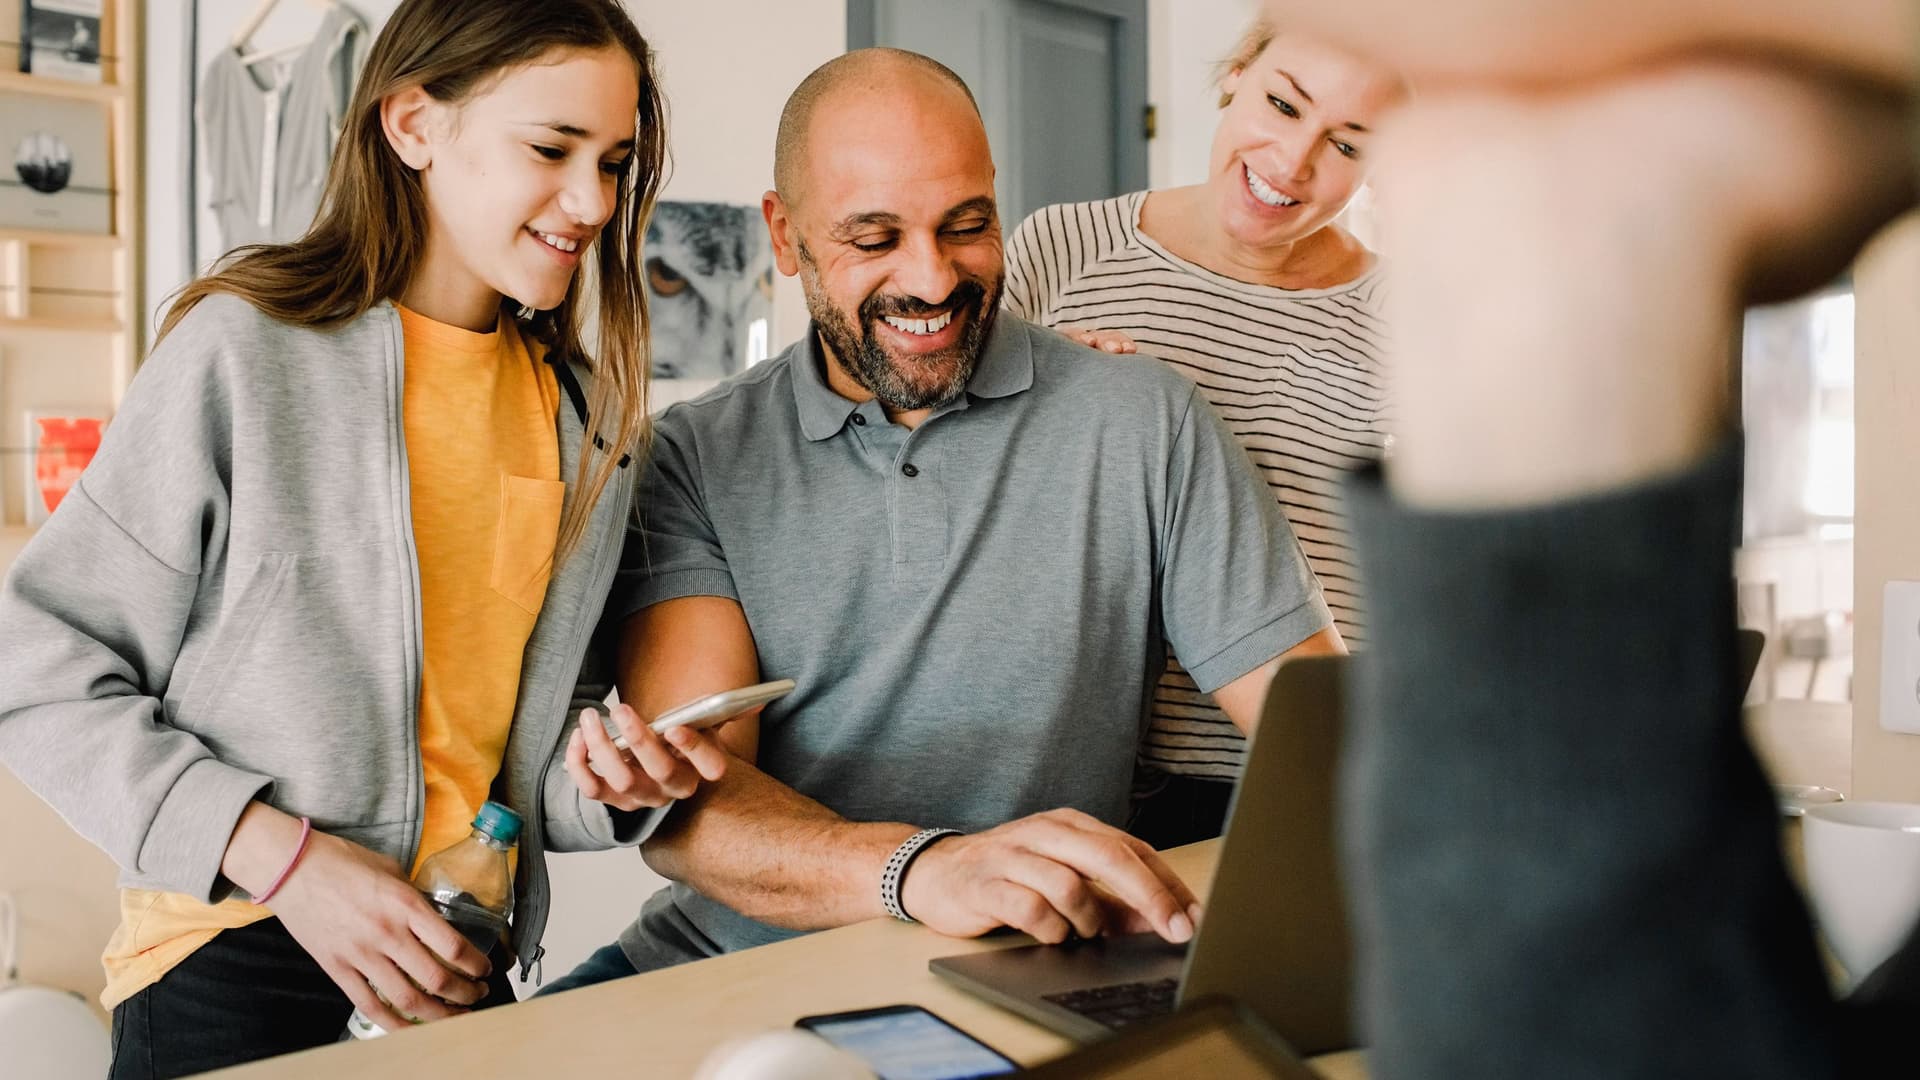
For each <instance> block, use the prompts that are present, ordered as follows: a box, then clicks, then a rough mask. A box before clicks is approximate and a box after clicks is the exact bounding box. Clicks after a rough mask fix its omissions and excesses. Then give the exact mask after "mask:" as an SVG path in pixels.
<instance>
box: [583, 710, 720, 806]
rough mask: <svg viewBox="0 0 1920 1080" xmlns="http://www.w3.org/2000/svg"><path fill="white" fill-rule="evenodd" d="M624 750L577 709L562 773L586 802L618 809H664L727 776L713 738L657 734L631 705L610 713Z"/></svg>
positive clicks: (683, 731) (686, 732)
mask: <svg viewBox="0 0 1920 1080" xmlns="http://www.w3.org/2000/svg"><path fill="white" fill-rule="evenodd" d="M610 715H611V717H612V719H613V722H614V724H615V726H617V727H618V728H619V729H620V733H621V734H622V735H623V736H625V738H626V741H627V746H628V747H630V749H627V750H621V749H620V748H619V747H617V746H615V745H614V743H613V739H612V737H611V736H609V735H608V734H607V729H606V727H605V726H604V725H603V724H602V723H601V721H600V717H599V715H598V714H597V713H595V712H594V711H593V710H592V709H583V710H581V713H580V723H579V724H578V725H576V726H575V728H574V732H573V734H572V736H570V737H569V738H568V740H567V774H568V775H569V776H572V777H573V782H574V783H575V784H577V785H579V787H580V791H581V792H582V793H583V794H584V795H586V797H587V798H589V799H593V800H595V801H597V802H603V803H606V804H607V805H608V806H611V807H614V808H615V809H619V810H646V809H651V808H653V807H659V806H665V805H667V804H668V803H670V802H673V801H675V800H676V799H684V798H687V797H688V796H690V795H692V794H693V793H694V790H695V789H696V788H698V787H699V786H700V781H702V780H705V781H707V782H708V783H712V782H714V781H716V780H718V779H720V778H721V777H722V776H725V775H726V772H727V752H726V750H725V749H723V748H722V747H721V745H720V744H719V743H718V742H717V741H715V740H714V738H713V736H712V735H710V734H708V733H707V732H703V731H695V730H693V729H692V728H687V727H679V728H674V729H672V730H671V731H668V732H667V733H666V734H665V735H662V734H660V733H658V732H656V731H654V730H653V728H651V727H649V726H647V724H646V723H645V722H643V721H642V720H641V719H640V714H639V713H636V712H634V711H633V709H632V707H631V706H628V705H625V704H620V705H615V706H613V708H612V709H611V710H610Z"/></svg>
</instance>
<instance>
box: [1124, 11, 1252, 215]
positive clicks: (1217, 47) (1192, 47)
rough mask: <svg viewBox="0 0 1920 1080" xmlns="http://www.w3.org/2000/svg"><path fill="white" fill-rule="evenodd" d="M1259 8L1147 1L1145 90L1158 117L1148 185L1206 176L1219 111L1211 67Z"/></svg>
mask: <svg viewBox="0 0 1920 1080" xmlns="http://www.w3.org/2000/svg"><path fill="white" fill-rule="evenodd" d="M1258 8H1259V5H1258V4H1257V3H1255V0H1149V3H1148V6H1147V22H1148V42H1147V66H1148V69H1149V72H1150V74H1149V76H1148V82H1149V87H1148V92H1149V93H1150V94H1151V95H1152V99H1153V102H1154V104H1155V105H1156V106H1157V107H1158V114H1159V118H1160V136H1159V138H1156V139H1155V140H1154V141H1153V142H1152V143H1151V144H1150V145H1149V148H1148V155H1149V160H1148V175H1149V176H1150V177H1151V182H1152V186H1153V187H1156V188H1166V187H1179V186H1182V185H1185V184H1197V183H1200V182H1201V181H1203V180H1205V179H1206V178H1207V157H1208V154H1209V152H1210V151H1211V150H1212V147H1213V128H1214V121H1215V120H1216V119H1217V118H1218V114H1219V108H1218V106H1217V104H1216V102H1217V101H1218V99H1219V90H1218V88H1217V87H1216V86H1215V85H1214V81H1213V68H1214V65H1215V64H1218V63H1219V62H1220V61H1221V60H1222V59H1224V58H1225V57H1226V56H1227V54H1229V53H1231V52H1232V51H1233V46H1234V43H1235V42H1236V41H1238V40H1239V39H1240V34H1241V32H1242V31H1244V30H1245V29H1246V28H1247V24H1248V23H1249V22H1250V21H1252V19H1253V16H1254V13H1255V12H1256V11H1257V10H1258Z"/></svg>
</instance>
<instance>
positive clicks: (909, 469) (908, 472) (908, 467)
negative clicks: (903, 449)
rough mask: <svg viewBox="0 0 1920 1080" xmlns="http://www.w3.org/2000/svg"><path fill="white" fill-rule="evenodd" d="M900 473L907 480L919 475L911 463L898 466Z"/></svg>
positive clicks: (918, 471)
mask: <svg viewBox="0 0 1920 1080" xmlns="http://www.w3.org/2000/svg"><path fill="white" fill-rule="evenodd" d="M900 472H901V474H902V475H904V476H906V477H909V478H912V477H915V476H919V475H920V470H919V469H917V468H914V465H913V462H911V461H909V462H907V463H906V464H905V465H902V466H900Z"/></svg>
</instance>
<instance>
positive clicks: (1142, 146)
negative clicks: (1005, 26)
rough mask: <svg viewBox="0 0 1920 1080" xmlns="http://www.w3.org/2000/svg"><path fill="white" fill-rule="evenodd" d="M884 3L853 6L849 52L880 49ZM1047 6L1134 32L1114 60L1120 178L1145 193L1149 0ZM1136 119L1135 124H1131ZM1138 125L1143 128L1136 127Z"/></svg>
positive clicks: (1056, 1)
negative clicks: (1113, 22)
mask: <svg viewBox="0 0 1920 1080" xmlns="http://www.w3.org/2000/svg"><path fill="white" fill-rule="evenodd" d="M878 2H879V0H847V49H848V51H852V50H854V49H865V48H868V47H871V46H873V45H876V44H878V43H879V42H878V40H877V39H878V36H879V17H878V16H877V15H876V14H875V5H876V4H877V3H878ZM1040 2H1042V3H1047V4H1053V5H1055V6H1058V7H1067V8H1079V9H1080V10H1082V11H1087V12H1092V13H1093V14H1096V15H1106V16H1110V17H1112V18H1113V19H1115V20H1117V21H1118V22H1119V23H1120V24H1121V25H1122V26H1126V27H1129V28H1131V31H1130V32H1126V33H1122V34H1121V35H1120V41H1119V43H1118V48H1117V49H1116V50H1115V54H1114V72H1115V77H1116V81H1117V82H1118V83H1119V84H1120V85H1119V100H1118V101H1117V102H1115V105H1116V107H1117V108H1118V109H1119V116H1120V124H1121V128H1120V131H1119V132H1117V133H1116V134H1118V135H1120V136H1121V138H1119V139H1116V140H1115V147H1116V149H1115V151H1114V156H1115V158H1116V160H1115V161H1114V174H1115V176H1116V177H1117V179H1118V180H1119V183H1120V191H1119V192H1116V194H1124V193H1126V192H1129V191H1145V190H1146V188H1147V180H1148V175H1149V174H1148V160H1149V153H1148V148H1147V139H1146V138H1145V128H1146V122H1147V104H1148V101H1147V80H1148V78H1149V76H1150V73H1149V71H1148V70H1147V33H1148V25H1149V20H1148V17H1147V0H1040ZM1129 118H1131V120H1129ZM1134 125H1138V126H1134Z"/></svg>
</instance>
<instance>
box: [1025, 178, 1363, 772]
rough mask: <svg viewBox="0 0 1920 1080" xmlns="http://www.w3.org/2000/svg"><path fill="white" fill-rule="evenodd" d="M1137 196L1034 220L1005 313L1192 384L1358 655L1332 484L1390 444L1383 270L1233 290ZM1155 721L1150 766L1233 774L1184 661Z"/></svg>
mask: <svg viewBox="0 0 1920 1080" xmlns="http://www.w3.org/2000/svg"><path fill="white" fill-rule="evenodd" d="M1146 194H1147V193H1146V192H1134V193H1133V194H1131V195H1122V196H1120V197H1119V198H1115V199H1107V200H1104V201H1100V202H1090V203H1071V204H1061V205H1056V206H1049V207H1046V208H1044V209H1042V210H1039V211H1037V212H1036V213H1034V215H1033V216H1032V217H1029V218H1028V219H1027V220H1026V221H1025V222H1023V223H1022V224H1021V225H1020V227H1019V228H1018V229H1016V230H1014V232H1013V234H1012V236H1011V237H1009V238H1008V241H1007V278H1006V299H1005V303H1006V306H1007V308H1008V309H1009V310H1011V311H1013V312H1014V313H1015V314H1017V315H1019V316H1021V317H1023V318H1025V319H1028V320H1030V321H1032V322H1037V323H1040V324H1041V325H1043V326H1051V327H1072V328H1075V329H1087V330H1119V331H1123V332H1125V333H1126V334H1128V335H1129V336H1131V337H1132V338H1133V339H1134V341H1135V342H1137V343H1138V345H1139V349H1140V352H1142V353H1143V354H1146V355H1149V356H1155V357H1159V358H1160V359H1162V360H1165V361H1166V362H1168V363H1170V364H1172V365H1173V366H1174V367H1175V368H1176V369H1178V370H1179V371H1181V372H1183V373H1184V374H1186V375H1187V376H1188V377H1189V378H1191V379H1192V380H1193V381H1194V382H1195V383H1196V384H1197V385H1198V386H1199V388H1200V391H1201V393H1202V394H1203V395H1204V396H1205V397H1206V398H1207V400H1208V401H1210V402H1211V403H1212V404H1213V407H1214V409H1215V410H1217V411H1218V412H1219V413H1220V415H1221V417H1222V418H1223V419H1224V420H1225V421H1226V423H1227V426H1228V427H1229V428H1231V429H1232V430H1233V432H1234V434H1235V435H1237V436H1238V437H1239V438H1240V440H1241V442H1242V443H1243V444H1244V445H1245V446H1246V448H1247V452H1248V454H1249V455H1250V456H1251V457H1252V458H1253V462H1254V464H1255V465H1257V466H1258V467H1259V468H1260V471H1261V472H1262V473H1263V474H1264V475H1265V477H1266V480H1267V483H1268V484H1269V485H1270V486H1271V487H1272V489H1273V494H1274V497H1275V498H1276V499H1278V500H1279V501H1280V505H1281V507H1282V509H1283V510H1284V511H1285V513H1286V516H1287V520H1288V521H1289V522H1290V523H1291V524H1292V525H1293V531H1294V535H1295V536H1297V537H1298V538H1299V541H1300V547H1301V549H1302V550H1303V551H1304V553H1305V554H1306V557H1307V562H1308V565H1309V566H1311V567H1312V568H1313V571H1314V573H1315V574H1316V575H1318V576H1319V578H1320V584H1321V587H1322V589H1323V590H1324V591H1325V594H1326V599H1327V603H1328V605H1329V606H1330V607H1331V608H1332V609H1333V617H1334V621H1335V624H1336V625H1337V626H1338V627H1339V629H1340V633H1341V636H1343V637H1344V638H1345V639H1346V641H1347V644H1348V645H1349V646H1352V647H1356V648H1357V647H1360V646H1362V645H1364V643H1365V641H1366V621H1365V617H1364V614H1363V612H1362V607H1361V594H1360V583H1359V580H1358V574H1357V572H1356V567H1355V560H1354V555H1353V548H1352V545H1351V544H1350V542H1349V539H1348V532H1347V521H1346V515H1345V514H1344V513H1343V512H1342V510H1341V507H1340V501H1339V491H1338V485H1339V482H1340V478H1341V476H1342V475H1343V474H1345V473H1346V472H1347V471H1349V470H1351V469H1353V468H1354V467H1356V466H1358V465H1360V464H1363V463H1365V462H1367V461H1370V460H1374V459H1377V458H1378V457H1379V456H1380V454H1381V452H1382V449H1383V447H1384V445H1385V441H1386V429H1385V419H1386V418H1385V404H1386V403H1385V395H1386V391H1385V383H1386V380H1385V377H1384V374H1383V372H1382V370H1381V364H1380V357H1381V355H1382V353H1383V351H1384V346H1385V334H1386V329H1385V326H1384V323H1383V321H1382V319H1381V316H1380V302H1381V300H1382V293H1383V285H1382V280H1381V273H1380V270H1379V269H1378V267H1377V266H1376V267H1375V268H1373V269H1370V270H1368V271H1367V272H1366V273H1364V274H1362V275H1361V276H1360V277H1358V278H1356V279H1355V280H1353V281H1350V282H1347V283H1345V284H1342V285H1337V286H1334V287H1332V288H1326V289H1302V290H1294V289H1279V288H1274V287H1271V286H1266V285H1255V284H1250V283H1247V282H1244V281H1237V280H1235V279H1233V278H1229V277H1225V276H1223V275H1221V274H1217V273H1214V272H1213V271H1211V270H1208V269H1206V268H1204V267H1201V266H1198V265H1196V264H1194V263H1192V262H1188V261H1187V260H1185V259H1182V258H1180V257H1178V256H1176V255H1174V254H1173V253H1172V252H1170V251H1168V250H1167V249H1166V248H1165V247H1163V246H1161V245H1160V244H1159V243H1157V242H1155V241H1154V240H1153V238H1152V237H1149V236H1147V235H1145V234H1143V233H1142V232H1141V231H1140V208H1141V206H1142V205H1143V204H1144V203H1145V202H1146ZM1152 711H1153V720H1152V726H1151V729H1150V731H1149V732H1148V735H1147V739H1146V742H1145V744H1144V746H1143V747H1142V751H1141V760H1142V761H1144V762H1145V763H1146V764H1148V765H1151V766H1153V767H1155V768H1158V769H1161V770H1164V771H1166V772H1171V773H1178V774H1183V775H1189V776H1202V777H1211V778H1217V779H1232V778H1234V777H1237V776H1238V775H1239V773H1240V767H1241V762H1242V759H1243V756H1244V753H1245V744H1244V742H1243V740H1242V739H1241V738H1240V735H1239V731H1238V729H1236V728H1235V727H1234V726H1233V724H1232V722H1231V721H1229V720H1228V719H1227V718H1226V716H1225V715H1224V714H1222V713H1221V712H1220V710H1219V709H1218V708H1217V707H1215V705H1214V704H1213V702H1212V700H1211V699H1210V698H1209V697H1208V696H1207V695H1205V694H1202V693H1200V691H1199V690H1198V689H1197V688H1196V687H1195V686H1194V684H1193V680H1192V679H1191V678H1189V677H1188V676H1187V673H1186V672H1185V671H1183V670H1181V669H1180V666H1179V664H1178V663H1177V662H1175V663H1172V664H1169V666H1168V671H1167V674H1166V676H1165V677H1164V678H1162V680H1161V682H1160V685H1159V687H1158V688H1157V689H1156V691H1155V694H1154V703H1153V710H1152Z"/></svg>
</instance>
